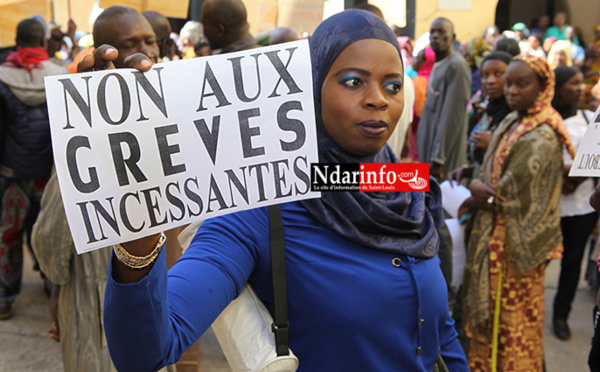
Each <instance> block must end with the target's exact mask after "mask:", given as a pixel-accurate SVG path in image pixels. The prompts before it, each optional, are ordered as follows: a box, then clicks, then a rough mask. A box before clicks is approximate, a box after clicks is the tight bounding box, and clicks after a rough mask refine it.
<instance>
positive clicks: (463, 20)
mask: <svg viewBox="0 0 600 372" xmlns="http://www.w3.org/2000/svg"><path fill="white" fill-rule="evenodd" d="M416 4H417V9H416V17H415V23H416V25H415V39H416V38H418V37H419V36H421V35H423V34H424V33H425V32H428V31H429V28H430V26H431V22H432V21H433V20H434V19H436V18H437V17H446V18H448V19H449V20H451V21H452V23H454V31H455V33H456V37H457V39H458V40H460V41H461V42H463V43H465V42H466V41H467V40H469V39H470V38H472V37H475V36H481V35H482V34H483V31H485V28H486V27H487V26H490V25H493V24H494V19H495V15H496V5H497V4H498V0H473V1H472V8H471V10H469V11H467V10H440V9H438V0H418V1H417V2H416Z"/></svg>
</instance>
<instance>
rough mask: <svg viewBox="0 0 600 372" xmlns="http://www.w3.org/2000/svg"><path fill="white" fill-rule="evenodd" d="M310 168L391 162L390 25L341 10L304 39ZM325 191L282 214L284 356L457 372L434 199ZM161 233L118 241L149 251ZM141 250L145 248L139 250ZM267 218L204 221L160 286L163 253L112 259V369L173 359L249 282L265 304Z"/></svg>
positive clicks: (359, 367)
mask: <svg viewBox="0 0 600 372" xmlns="http://www.w3.org/2000/svg"><path fill="white" fill-rule="evenodd" d="M310 49H311V58H312V64H313V87H314V95H315V112H316V116H317V118H316V119H317V120H316V121H317V126H318V141H319V144H318V145H319V160H320V162H323V163H361V162H362V163H367V162H377V163H390V162H395V161H396V159H395V158H394V155H393V153H392V151H391V150H390V149H389V147H388V146H387V145H385V142H386V140H387V139H388V137H389V136H390V135H391V134H392V132H393V130H394V128H395V125H396V123H397V122H398V119H399V118H400V115H401V113H402V110H403V107H404V101H403V94H402V81H403V79H404V71H403V67H402V60H401V57H400V49H399V47H398V43H397V41H396V38H395V36H394V34H393V32H392V31H391V29H390V28H389V27H388V26H387V25H386V24H385V23H384V22H383V21H382V20H381V19H379V18H378V17H376V16H374V15H372V14H371V13H368V12H366V11H362V10H348V11H344V12H342V13H339V14H337V15H334V16H332V17H331V18H329V19H327V20H326V21H324V22H323V23H322V24H321V25H320V26H319V27H318V28H317V30H316V31H315V33H314V35H313V37H312V38H311V41H310ZM430 190H431V191H430V192H428V193H422V192H412V193H399V192H388V193H383V192H382V193H361V192H324V193H323V195H322V198H320V199H313V200H309V201H303V202H293V203H286V204H282V205H281V206H280V207H281V212H282V219H283V225H284V232H285V241H286V265H287V285H288V315H289V321H290V333H289V340H290V348H291V349H292V350H293V352H294V353H295V355H297V356H298V358H299V360H300V364H299V370H301V371H411V372H415V371H432V370H433V369H434V366H435V365H436V363H437V362H438V360H439V357H440V356H442V357H443V359H444V361H445V363H446V365H447V366H448V368H449V369H450V370H452V371H468V367H467V364H466V361H465V357H464V354H463V351H462V349H461V346H460V344H459V342H458V340H457V333H456V331H455V329H454V323H453V321H452V318H451V317H450V314H449V310H448V304H447V292H446V283H445V281H444V278H443V276H442V273H441V270H440V266H439V263H440V261H439V259H438V257H437V247H438V236H437V232H436V225H438V224H439V223H440V220H441V210H440V191H439V187H438V186H437V184H436V183H435V181H431V185H430ZM156 240H158V236H153V237H150V238H144V239H140V240H138V241H134V242H129V243H124V244H123V246H124V248H125V249H126V250H127V251H128V252H129V253H131V254H135V255H140V256H143V255H146V254H148V253H149V252H150V251H152V249H153V247H154V242H155V241H156ZM149 242H151V243H149ZM269 265H270V254H269V222H268V212H267V209H266V208H257V209H253V210H249V211H242V212H238V213H235V214H229V215H226V216H221V217H216V218H212V219H209V220H206V221H205V222H204V223H203V224H202V226H201V227H200V229H199V230H198V232H197V234H196V236H195V238H194V239H193V241H192V243H191V245H190V247H189V248H188V250H187V251H186V252H185V253H184V255H183V256H182V258H181V259H180V260H179V261H178V262H177V263H176V264H175V266H174V267H173V268H172V269H171V270H170V271H169V273H168V276H167V271H166V266H165V264H164V253H163V252H161V253H160V255H159V256H158V258H157V259H156V262H155V263H154V264H153V265H151V266H149V267H148V268H145V269H142V270H132V269H131V268H129V267H128V266H127V264H126V263H124V262H123V261H120V260H119V259H118V258H115V257H113V260H112V266H111V272H110V275H109V280H108V284H107V292H106V301H105V327H106V334H107V339H108V341H109V348H110V351H111V356H112V358H113V361H114V364H115V366H117V368H118V369H119V370H120V371H127V370H131V371H150V370H156V369H158V368H160V366H163V365H166V364H169V363H173V362H175V361H176V360H177V359H178V358H179V356H180V354H181V353H182V352H183V351H185V350H186V348H187V347H189V346H190V345H191V344H192V343H193V342H194V341H195V340H196V339H197V338H198V337H200V336H201V335H202V334H203V333H204V331H205V330H206V329H207V328H208V327H209V326H210V324H211V323H212V322H213V320H214V319H215V318H216V317H217V316H218V315H219V313H220V312H221V311H222V310H223V309H224V308H225V307H226V306H227V304H228V303H229V302H231V301H232V300H233V299H234V298H236V297H237V296H238V295H239V294H240V292H241V290H242V288H243V286H244V284H245V283H247V282H248V283H250V284H251V285H252V287H253V288H254V290H255V291H256V293H257V294H258V296H259V297H260V298H261V300H262V301H263V302H264V303H265V304H266V305H267V307H268V308H271V304H272V294H271V274H270V266H269Z"/></svg>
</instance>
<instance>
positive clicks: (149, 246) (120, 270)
mask: <svg viewBox="0 0 600 372" xmlns="http://www.w3.org/2000/svg"><path fill="white" fill-rule="evenodd" d="M160 235H161V234H154V235H150V236H145V237H143V238H140V239H136V240H132V241H129V242H126V243H122V244H121V246H122V247H123V249H125V250H126V251H127V252H128V253H129V254H131V255H133V256H136V257H145V256H147V255H149V254H150V253H151V252H152V251H153V250H154V248H156V244H157V242H158V241H159V239H160ZM163 249H164V248H163ZM155 263H156V262H153V263H152V264H150V265H148V266H147V267H144V268H143V269H132V268H130V267H129V266H127V265H125V264H124V263H123V262H121V261H120V260H119V259H118V258H117V257H116V256H115V258H114V261H113V278H114V279H115V280H116V281H117V282H119V283H137V282H139V281H140V280H141V279H142V278H143V277H145V276H146V275H147V274H148V272H150V269H151V268H152V267H153V266H154V264H155Z"/></svg>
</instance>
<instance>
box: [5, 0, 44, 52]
mask: <svg viewBox="0 0 600 372" xmlns="http://www.w3.org/2000/svg"><path fill="white" fill-rule="evenodd" d="M5 3H6V2H5ZM8 3H9V4H7V5H0V46H1V47H8V46H12V45H15V44H16V42H15V37H16V35H17V25H18V24H19V22H21V21H22V20H23V19H25V18H29V17H31V16H33V15H35V14H40V15H42V16H43V17H44V19H46V21H47V20H49V19H50V16H51V15H50V1H49V0H17V1H10V2H8ZM0 4H1V3H0Z"/></svg>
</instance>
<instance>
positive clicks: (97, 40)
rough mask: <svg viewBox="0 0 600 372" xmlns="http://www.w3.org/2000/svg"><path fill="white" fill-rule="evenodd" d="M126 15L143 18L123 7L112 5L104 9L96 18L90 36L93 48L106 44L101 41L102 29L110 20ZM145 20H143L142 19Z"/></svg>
mask: <svg viewBox="0 0 600 372" xmlns="http://www.w3.org/2000/svg"><path fill="white" fill-rule="evenodd" d="M127 14H137V15H139V16H140V17H142V18H144V17H143V16H142V15H141V14H140V13H139V12H138V11H137V10H135V9H133V8H131V7H128V6H125V5H113V6H111V7H108V8H106V9H104V11H103V12H102V13H100V15H99V16H98V18H96V21H95V22H94V29H93V32H92V34H93V35H94V46H96V47H98V46H100V45H102V44H105V43H106V42H105V41H104V40H102V39H103V35H102V34H103V31H104V30H103V28H104V27H105V25H106V24H108V23H109V22H111V21H112V20H114V19H116V18H119V17H122V16H124V15H127ZM144 19H145V18H144Z"/></svg>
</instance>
